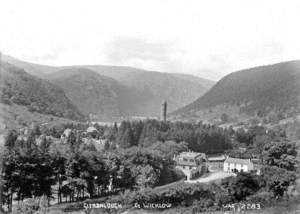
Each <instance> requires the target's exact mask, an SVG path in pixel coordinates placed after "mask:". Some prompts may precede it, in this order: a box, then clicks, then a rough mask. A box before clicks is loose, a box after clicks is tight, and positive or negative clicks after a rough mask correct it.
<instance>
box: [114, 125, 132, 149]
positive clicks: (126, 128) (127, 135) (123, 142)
mask: <svg viewBox="0 0 300 214" xmlns="http://www.w3.org/2000/svg"><path fill="white" fill-rule="evenodd" d="M117 144H118V145H120V146H121V147H122V148H129V147H131V146H133V145H134V136H133V132H132V129H131V125H130V122H127V121H123V122H122V123H121V125H120V128H119V129H118V135H117Z"/></svg>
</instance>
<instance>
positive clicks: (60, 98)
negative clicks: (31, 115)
mask: <svg viewBox="0 0 300 214" xmlns="http://www.w3.org/2000/svg"><path fill="white" fill-rule="evenodd" d="M0 86H1V102H2V103H5V104H9V105H11V104H17V105H21V106H26V107H27V109H28V110H29V111H31V112H39V113H42V114H49V115H54V116H58V117H65V118H70V119H74V120H81V119H83V118H84V116H83V115H82V114H81V113H80V112H79V110H78V109H77V108H76V107H75V106H74V105H73V104H72V103H71V101H70V100H69V99H68V98H67V96H66V95H65V93H64V91H63V90H62V89H61V88H59V87H57V86H55V85H53V84H51V83H50V82H48V81H46V80H42V79H39V78H37V77H34V76H32V75H30V74H28V73H26V72H25V71H24V70H23V69H21V68H18V67H16V66H13V65H11V64H9V63H3V64H2V67H1V85H0Z"/></svg>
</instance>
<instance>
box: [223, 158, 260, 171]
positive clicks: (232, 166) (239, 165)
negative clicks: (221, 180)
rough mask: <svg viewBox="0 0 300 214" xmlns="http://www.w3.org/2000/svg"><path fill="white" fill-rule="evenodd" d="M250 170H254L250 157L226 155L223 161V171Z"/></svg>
mask: <svg viewBox="0 0 300 214" xmlns="http://www.w3.org/2000/svg"><path fill="white" fill-rule="evenodd" d="M251 170H254V165H253V163H252V161H251V160H250V159H240V158H231V157H227V158H226V160H225V161H224V172H249V171H251Z"/></svg>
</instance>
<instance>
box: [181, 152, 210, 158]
mask: <svg viewBox="0 0 300 214" xmlns="http://www.w3.org/2000/svg"><path fill="white" fill-rule="evenodd" d="M179 157H182V158H193V159H195V158H198V157H205V154H204V153H198V152H181V153H180V154H179Z"/></svg>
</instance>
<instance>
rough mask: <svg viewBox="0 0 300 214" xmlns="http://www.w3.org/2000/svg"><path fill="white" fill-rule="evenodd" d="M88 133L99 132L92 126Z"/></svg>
mask: <svg viewBox="0 0 300 214" xmlns="http://www.w3.org/2000/svg"><path fill="white" fill-rule="evenodd" d="M86 132H88V133H89V132H98V130H97V129H96V128H95V127H94V126H90V127H88V128H87V130H86Z"/></svg>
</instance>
